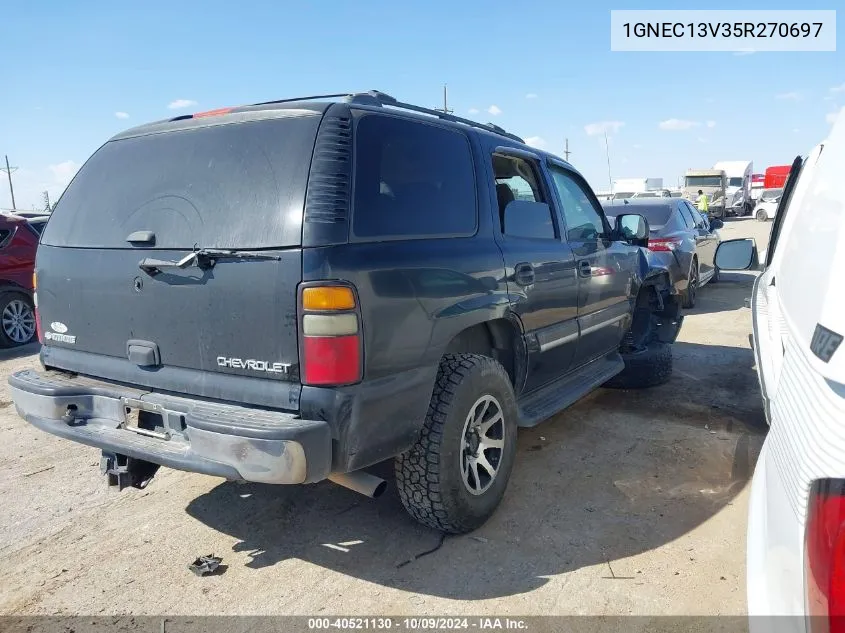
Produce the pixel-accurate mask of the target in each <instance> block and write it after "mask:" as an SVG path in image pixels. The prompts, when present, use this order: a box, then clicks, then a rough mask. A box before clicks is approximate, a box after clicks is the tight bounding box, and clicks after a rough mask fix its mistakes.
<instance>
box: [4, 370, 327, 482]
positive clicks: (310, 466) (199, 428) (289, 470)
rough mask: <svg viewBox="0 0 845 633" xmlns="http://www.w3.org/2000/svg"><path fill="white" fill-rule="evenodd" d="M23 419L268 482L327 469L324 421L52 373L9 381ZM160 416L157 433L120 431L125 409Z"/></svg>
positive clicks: (167, 461)
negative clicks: (139, 410)
mask: <svg viewBox="0 0 845 633" xmlns="http://www.w3.org/2000/svg"><path fill="white" fill-rule="evenodd" d="M9 386H10V388H11V392H12V399H13V401H14V403H15V407H16V408H17V411H18V413H19V414H20V416H21V417H23V418H24V419H25V420H26V421H27V422H29V423H30V424H32V425H33V426H36V427H37V428H39V429H41V430H43V431H47V432H48V433H51V434H53V435H57V436H59V437H63V438H65V439H69V440H73V441H75V442H79V443H81V444H87V445H88V446H94V447H96V448H100V449H102V450H104V451H106V452H110V453H117V454H121V455H127V456H129V457H133V458H135V459H141V460H145V461H148V462H152V463H154V464H159V465H162V466H167V467H170V468H176V469H179V470H186V471H191V472H198V473H203V474H206V475H214V476H218V477H225V478H226V479H232V480H242V481H253V482H260V483H271V484H300V483H310V482H315V481H321V480H323V479H325V478H326V477H327V476H328V475H329V473H330V472H331V464H332V439H331V430H330V427H329V425H328V423H327V422H324V421H316V420H303V419H300V418H299V417H298V416H297V415H296V414H293V413H286V412H282V411H274V410H267V409H257V408H248V407H241V406H237V405H230V404H222V403H217V402H210V401H207V400H198V399H193V398H184V397H177V396H169V395H164V394H160V393H155V392H150V391H147V390H143V389H138V388H134V387H131V386H127V385H122V384H117V383H111V382H106V381H102V380H97V379H92V378H87V377H84V376H74V375H71V374H65V373H63V372H56V371H34V370H26V371H21V372H18V373H16V374H14V375H12V376H11V377H10V378H9ZM128 404H131V405H132V408H140V409H143V410H147V411H150V412H154V413H155V414H157V415H161V420H162V423H163V425H162V426H163V429H162V431H160V432H157V433H156V436H150V435H148V434H143V435H142V434H139V433H138V432H136V431H133V430H129V429H127V428H126V424H125V422H126V413H125V411H126V406H127V405H128Z"/></svg>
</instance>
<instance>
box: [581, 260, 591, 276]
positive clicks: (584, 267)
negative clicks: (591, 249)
mask: <svg viewBox="0 0 845 633" xmlns="http://www.w3.org/2000/svg"><path fill="white" fill-rule="evenodd" d="M578 274H579V275H581V276H582V277H591V276H592V274H593V267H592V266H591V265H590V262H589V260H586V259H582V260H581V261H580V262H578Z"/></svg>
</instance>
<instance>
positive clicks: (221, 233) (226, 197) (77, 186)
mask: <svg viewBox="0 0 845 633" xmlns="http://www.w3.org/2000/svg"><path fill="white" fill-rule="evenodd" d="M297 112H302V111H297ZM319 121H320V117H319V115H313V114H310V115H302V114H300V115H296V116H293V115H291V116H286V117H283V118H277V119H271V120H264V121H253V122H247V123H236V124H215V125H210V126H205V127H198V128H190V129H186V130H180V131H171V132H164V133H158V134H148V135H145V136H137V137H133V138H126V139H122V140H115V141H110V142H108V143H106V144H105V145H104V146H103V147H101V148H100V149H99V150H98V151H97V152H96V153H94V155H93V156H92V157H91V158H90V159H89V160H88V161H87V162H86V163H85V165H84V166H83V167H82V169H81V170H80V171H79V173H78V174H77V175H76V177H75V178H74V179H73V181H72V182H71V184H70V185H69V186H68V188H67V189H66V190H65V192H64V194H63V195H62V197H61V199H60V200H59V202H58V204H57V205H56V209H55V211H53V213H52V215H51V217H50V221H49V222H48V223H47V227H46V228H45V229H44V235H43V243H44V244H47V245H52V246H75V247H89V248H98V247H109V248H130V246H129V244H127V242H126V238H127V236H128V235H129V234H130V233H133V232H135V231H153V232H154V233H155V240H156V241H155V246H156V248H174V249H190V248H193V247H194V245H198V246H200V247H216V248H242V249H246V248H266V247H273V246H294V245H298V244H299V243H300V238H301V234H302V207H303V203H304V199H305V187H306V184H307V180H308V169H309V165H310V161H311V153H312V151H313V148H314V138H315V136H316V132H317V126H318V124H319Z"/></svg>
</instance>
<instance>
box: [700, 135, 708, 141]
mask: <svg viewBox="0 0 845 633" xmlns="http://www.w3.org/2000/svg"><path fill="white" fill-rule="evenodd" d="M698 142H699V143H707V142H708V141H707V139H706V138H704V137H703V136H699V137H698Z"/></svg>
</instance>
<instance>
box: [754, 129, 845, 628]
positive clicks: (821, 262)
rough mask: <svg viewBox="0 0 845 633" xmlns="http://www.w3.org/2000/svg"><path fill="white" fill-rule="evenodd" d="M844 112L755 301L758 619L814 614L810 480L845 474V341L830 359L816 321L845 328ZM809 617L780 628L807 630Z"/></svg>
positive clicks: (811, 161) (804, 179)
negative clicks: (759, 422) (760, 433)
mask: <svg viewBox="0 0 845 633" xmlns="http://www.w3.org/2000/svg"><path fill="white" fill-rule="evenodd" d="M843 173H845V117H840V119H839V123H837V124H836V125H835V126H834V128H833V130H832V131H831V133H830V135H829V137H828V139H827V140H826V141H825V142H824V143H822V144H820V145H818V146H816V148H814V149H813V151H812V152H811V153H810V155H809V156H808V157H807V158H806V160H805V162H804V167H803V169H802V171H801V173H800V175H799V178H798V180H797V182H796V185H795V190H794V191H793V193H792V197H791V200H789V202H788V205H787V206H786V207H785V208H781V210H780V213H783V214H785V215H784V217H783V218H782V226H781V228H780V235H779V237H778V239H777V242H776V243H770V244H769V247H768V248H769V251H770V252H771V263H770V265H769V266H768V268H766V270H765V271H764V272H763V273H762V274H761V275H760V276H759V277H758V278H757V280H756V282H755V285H754V290H753V295H752V302H751V307H752V311H753V322H754V326H753V327H754V332H753V335H754V348H755V350H754V352H755V357H756V365H757V372H758V377H759V379H760V388H761V393H762V396H763V400H764V404H765V407H766V419H767V420H768V421H769V424H770V430H769V434H768V436H767V438H766V440H765V443H764V445H763V449H762V451H761V453H760V457H759V459H758V462H757V466H756V469H755V472H754V477H753V481H752V486H751V495H750V503H749V516H748V538H747V591H748V613H749V616H752V617H751V619H750V621H749V625H750V628H751V630H752V631H754V632H756V631H758V630H762V629H766V630H771V624H772V622H771V621H767V620H756V619H755V617H754V616H765V615H792V616H803V615H805V613H806V605H805V602H806V589H805V578H804V537H805V523H806V520H807V508H808V502H809V492H810V486H811V484H812V482H813V481H815V480H817V479H824V478H845V344H843V345H840V347H839V349H837V350H836V352H835V353H834V354H833V356H832V357H831V358H830V360H829V362H827V363H825V362H824V361H823V360H822V359H820V358H819V357H817V356H816V355H815V354H814V353H813V352H812V351H811V348H810V342H811V340H812V338H813V333H814V331H815V329H816V325H817V324H820V325H822V326H823V327H826V328H828V329H829V330H832V331H834V332H836V333H839V334H845V282H843V279H845V190H843V189H842V188H841V187H840V186H839V183H840V182H841V180H842V174H843ZM805 629H806V625H805V621H804V619H803V618H802V617H796V618H788V619H783V620H779V621H778V622H777V630H778V631H780V630H784V631H789V630H795V631H804V630H805Z"/></svg>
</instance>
